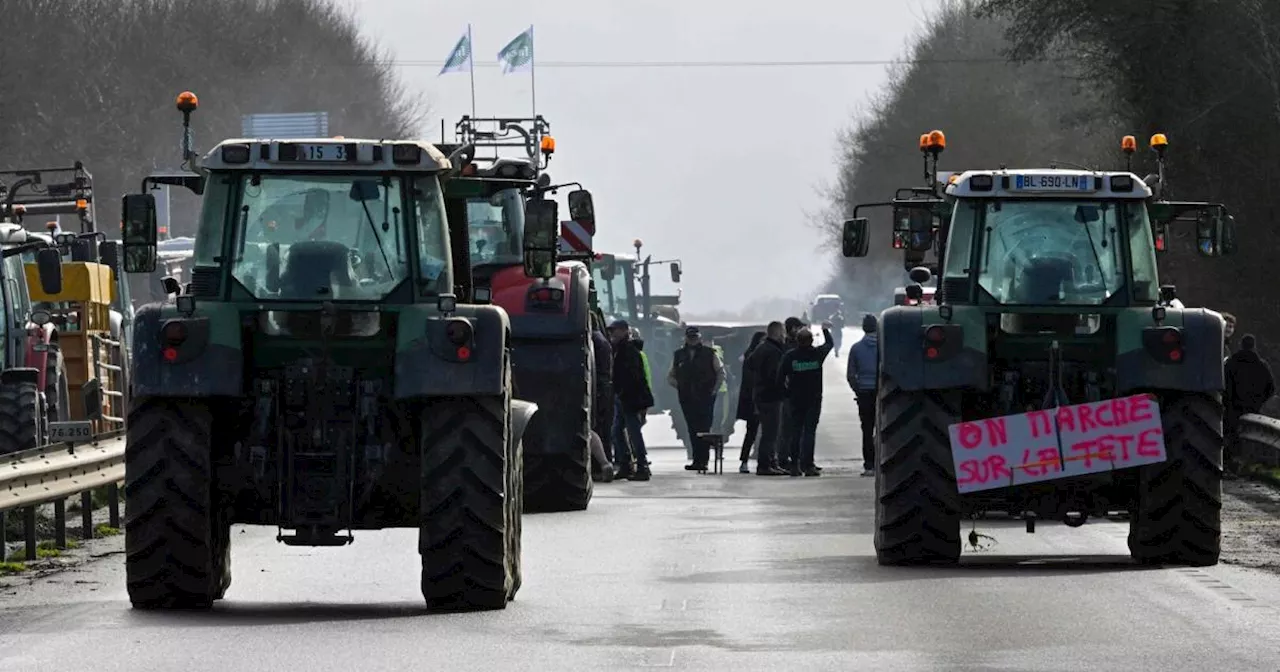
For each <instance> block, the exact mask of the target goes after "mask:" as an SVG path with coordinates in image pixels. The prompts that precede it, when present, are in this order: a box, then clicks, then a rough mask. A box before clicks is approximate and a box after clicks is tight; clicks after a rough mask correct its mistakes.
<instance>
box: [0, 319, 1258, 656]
mask: <svg viewBox="0 0 1280 672" xmlns="http://www.w3.org/2000/svg"><path fill="white" fill-rule="evenodd" d="M852 342H853V339H852V338H848V339H846V348H847V346H848V344H850V343H852ZM844 362H845V359H844V358H843V357H842V358H841V359H839V360H836V361H832V362H831V363H829V364H828V369H827V378H828V391H827V397H826V407H825V409H824V412H823V420H822V426H821V429H820V439H819V449H818V451H819V458H820V462H821V463H822V464H824V465H825V466H826V473H825V475H824V476H822V477H821V478H788V477H772V478H761V477H757V476H754V475H750V476H748V475H740V474H738V473H736V467H737V462H736V455H735V454H734V453H735V451H729V453H730V455H728V459H727V460H726V464H725V467H726V472H727V473H725V474H724V475H722V476H698V475H695V474H692V473H689V472H685V471H684V470H683V468H682V467H683V464H684V461H685V460H684V451H683V450H682V449H679V448H676V445H677V444H676V441H675V437H674V434H672V433H671V432H670V430H669V429H668V428H667V423H666V422H665V421H664V420H663V419H660V418H656V417H655V418H653V419H651V421H650V424H649V426H648V430H647V431H648V437H649V440H650V442H651V443H652V444H655V445H663V446H666V448H663V449H657V450H654V452H653V456H654V458H653V459H654V463H655V464H654V472H655V476H654V479H653V480H652V481H651V482H649V483H615V484H609V485H601V486H599V488H598V489H597V491H596V497H595V500H594V501H593V502H592V504H591V508H590V510H589V511H587V512H585V513H573V514H552V515H530V516H527V517H526V519H525V521H526V522H525V527H524V571H525V582H524V588H523V589H522V590H521V592H520V594H519V597H518V599H517V601H516V602H514V603H512V605H511V606H510V607H509V608H508V609H506V610H505V611H500V612H488V613H483V614H464V615H432V614H427V613H424V611H423V609H422V607H421V597H420V595H419V593H418V556H417V553H416V551H415V544H416V534H415V533H414V532H413V531H408V530H404V531H399V530H397V531H388V532H379V533H363V534H360V533H358V534H357V538H356V543H355V544H354V545H352V546H349V547H347V548H340V549H306V548H288V547H285V546H282V545H279V544H277V543H276V542H275V541H274V538H273V537H274V530H271V529H264V528H237V529H236V530H235V531H234V544H233V545H234V556H233V567H234V572H235V580H234V584H233V585H232V587H231V589H230V591H229V592H228V595H227V600H226V601H224V602H220V603H219V604H218V606H217V607H216V608H215V610H213V611H212V612H210V613H169V614H160V613H141V612H135V611H132V610H130V608H129V605H128V602H127V599H126V596H125V591H124V572H123V563H122V562H121V558H120V556H119V555H109V556H107V557H105V558H102V559H100V560H97V561H94V562H91V563H88V564H85V565H83V566H80V567H78V568H76V569H74V570H72V571H68V572H63V573H61V574H56V575H53V576H49V577H46V578H43V579H40V580H37V581H35V582H34V583H32V584H30V585H25V586H21V587H19V588H14V589H11V590H8V591H7V592H0V672H10V671H17V670H37V669H42V668H43V669H50V670H52V669H56V670H59V671H60V672H67V671H70V670H95V671H101V672H106V671H114V670H120V671H127V672H140V671H144V670H166V671H167V670H190V671H192V672H195V671H201V670H226V671H232V670H234V671H237V672H240V671H243V672H249V671H251V670H273V671H274V670H282V669H297V670H308V671H310V672H322V671H327V670H343V671H350V670H359V671H361V672H374V671H381V670H388V671H390V670H396V671H400V670H407V669H434V670H543V671H545V670H607V669H623V670H625V669H641V668H668V669H683V670H771V669H774V670H864V669H877V670H996V669H999V670H1040V669H1049V670H1129V671H1137V670H1161V671H1166V670H1233V671H1241V670H1280V611H1278V608H1280V578H1278V577H1277V575H1276V574H1274V573H1271V572H1268V571H1260V570H1256V569H1250V568H1244V567H1240V566H1235V565H1230V564H1222V565H1219V566H1216V567H1211V568H1206V569H1185V568H1170V569H1150V570H1146V569H1139V568H1135V567H1134V566H1132V565H1131V564H1130V563H1129V561H1128V556H1127V552H1126V550H1125V543H1124V537H1125V533H1126V529H1127V527H1126V525H1124V524H1115V523H1109V522H1101V523H1096V522H1090V523H1089V524H1087V525H1085V526H1084V527H1083V528H1080V529H1078V530H1071V529H1068V528H1065V527H1063V526H1062V525H1059V524H1049V523H1043V522H1042V523H1041V524H1040V526H1039V527H1038V530H1037V533H1036V534H1034V535H1028V534H1025V533H1024V532H1023V530H1022V528H1021V526H1019V525H1004V526H997V525H984V526H980V527H979V531H981V532H984V533H986V534H989V535H991V536H993V537H994V538H995V539H996V542H997V543H996V544H995V546H993V547H991V548H989V549H986V550H978V551H966V553H965V558H964V560H965V561H964V563H963V565H962V566H960V567H956V568H951V569H890V568H882V567H879V566H878V565H876V563H875V559H874V556H873V552H872V545H871V533H872V527H871V526H872V517H871V500H872V479H870V478H861V477H859V476H858V475H857V472H858V471H859V470H860V468H861V464H860V458H857V457H856V456H858V455H859V454H860V452H859V451H860V449H859V446H858V440H857V419H856V414H855V413H854V410H853V409H854V406H853V402H852V399H851V395H850V393H849V392H848V390H847V388H845V386H844V380H843V378H844V376H843V366H844ZM740 436H741V433H739V434H738V437H739V438H740ZM1233 487H1236V486H1233ZM1264 499H1265V497H1264ZM1258 506H1262V504H1259V503H1258V502H1256V501H1253V500H1250V501H1245V500H1244V499H1240V498H1232V499H1231V500H1230V501H1229V508H1230V510H1231V511H1232V514H1231V515H1232V516H1234V520H1235V522H1234V523H1232V525H1234V527H1233V528H1232V529H1233V530H1235V531H1237V532H1239V535H1238V536H1239V538H1241V539H1247V540H1252V541H1250V542H1249V548H1248V549H1247V551H1248V552H1247V555H1248V556H1249V557H1248V559H1247V560H1245V561H1243V562H1246V563H1247V564H1252V565H1254V566H1257V567H1268V566H1270V567H1275V557H1276V550H1275V546H1274V545H1271V546H1268V545H1267V543H1266V539H1265V537H1266V535H1267V534H1272V535H1274V530H1275V528H1274V527H1270V528H1268V527H1266V526H1267V525H1269V524H1270V523H1269V522H1268V521H1270V520H1272V518H1271V517H1270V516H1269V515H1266V514H1265V513H1264V512H1263V511H1262V510H1261V509H1259V508H1257V507H1258ZM1246 528H1247V531H1244V530H1246ZM1259 530H1262V532H1259ZM1233 534H1235V532H1233ZM1234 538H1235V537H1233V539H1234ZM1260 540H1261V541H1260ZM1272 541H1275V538H1274V537H1273V538H1272ZM102 543H104V544H111V543H115V544H117V545H118V543H119V540H118V539H115V540H107V541H104V542H102ZM117 547H118V546H117ZM108 552H109V551H108ZM1242 552H1243V551H1242ZM1228 555H1230V554H1228ZM1041 556H1048V557H1041ZM1229 559H1230V558H1229Z"/></svg>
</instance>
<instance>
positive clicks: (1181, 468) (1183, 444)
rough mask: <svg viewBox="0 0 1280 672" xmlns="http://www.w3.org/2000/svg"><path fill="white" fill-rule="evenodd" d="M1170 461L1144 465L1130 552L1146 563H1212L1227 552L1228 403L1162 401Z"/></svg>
mask: <svg viewBox="0 0 1280 672" xmlns="http://www.w3.org/2000/svg"><path fill="white" fill-rule="evenodd" d="M1162 401H1163V402H1164V403H1162V404H1161V409H1160V415H1161V417H1162V419H1163V425H1164V444H1165V452H1166V455H1167V456H1168V459H1166V460H1165V461H1164V462H1161V463H1159V464H1151V465H1147V466H1144V467H1140V468H1139V473H1138V487H1139V490H1138V505H1137V507H1136V508H1137V510H1136V511H1135V512H1134V514H1133V516H1132V521H1131V522H1130V524H1129V553H1130V554H1131V555H1132V556H1133V559H1134V560H1136V561H1138V562H1140V563H1143V564H1170V565H1189V566H1192V567H1208V566H1212V565H1216V564H1218V557H1219V555H1220V554H1221V552H1222V403H1221V402H1219V401H1218V400H1217V399H1216V398H1213V397H1209V396H1205V395H1201V394H1185V395H1181V396H1179V397H1176V398H1173V399H1172V400H1168V401H1166V400H1162Z"/></svg>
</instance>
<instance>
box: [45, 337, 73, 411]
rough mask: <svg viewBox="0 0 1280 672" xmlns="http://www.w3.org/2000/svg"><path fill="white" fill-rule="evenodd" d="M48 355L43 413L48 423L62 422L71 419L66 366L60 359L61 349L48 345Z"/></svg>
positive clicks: (69, 389)
mask: <svg viewBox="0 0 1280 672" xmlns="http://www.w3.org/2000/svg"><path fill="white" fill-rule="evenodd" d="M48 354H49V356H48V357H47V358H46V359H45V364H44V370H45V374H44V399H45V406H44V413H45V417H47V418H48V419H49V422H64V421H67V420H70V419H71V388H70V386H69V385H68V384H67V365H66V362H65V361H64V360H63V358H62V349H61V348H59V347H58V346H57V345H53V344H50V345H49V351H48Z"/></svg>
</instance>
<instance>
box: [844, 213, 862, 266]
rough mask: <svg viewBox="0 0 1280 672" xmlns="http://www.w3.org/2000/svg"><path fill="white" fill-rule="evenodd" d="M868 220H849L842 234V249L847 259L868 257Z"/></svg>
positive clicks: (845, 223)
mask: <svg viewBox="0 0 1280 672" xmlns="http://www.w3.org/2000/svg"><path fill="white" fill-rule="evenodd" d="M867 242H868V240H867V218H866V217H858V218H856V219H847V220H845V222H844V228H843V229H842V230H841V232H840V247H841V251H842V252H843V253H844V256H846V257H865V256H867Z"/></svg>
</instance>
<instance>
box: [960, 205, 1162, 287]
mask: <svg viewBox="0 0 1280 672" xmlns="http://www.w3.org/2000/svg"><path fill="white" fill-rule="evenodd" d="M978 207H979V208H981V210H980V212H979V215H980V220H981V227H982V231H983V240H982V243H981V245H980V246H979V249H978V255H979V257H978V259H977V260H976V261H977V265H978V268H979V273H978V284H979V285H980V286H981V287H982V288H983V289H985V290H986V291H987V292H989V293H991V295H992V296H994V297H995V298H996V300H998V301H999V302H1001V303H1004V304H1024V305H1054V304H1061V305H1100V304H1102V303H1103V302H1105V301H1107V300H1108V299H1110V298H1111V297H1112V296H1114V295H1115V294H1116V293H1117V292H1124V291H1126V289H1125V286H1126V284H1127V279H1126V277H1125V263H1124V259H1123V256H1122V255H1123V254H1124V252H1125V249H1124V247H1125V245H1124V243H1125V242H1126V241H1125V240H1124V239H1125V237H1126V236H1129V237H1130V238H1132V235H1133V234H1132V232H1126V231H1125V230H1124V227H1130V228H1132V225H1133V222H1134V215H1133V211H1134V210H1136V209H1137V208H1140V207H1141V206H1140V204H1136V203H1135V204H1126V203H1123V202H1118V201H1076V200H1060V199H1041V200H1026V201H1012V200H1000V201H984V202H982V203H981V204H980V205H979V206H978ZM960 210H961V212H958V213H957V216H958V217H959V216H963V208H961V209H960ZM1141 218H1142V219H1145V214H1142V215H1141ZM1138 228H1140V229H1142V230H1144V231H1145V230H1149V228H1150V227H1149V226H1140V227H1138ZM1148 235H1149V234H1148ZM1147 247H1148V248H1150V244H1149V243H1148V245H1147ZM957 261H959V260H957ZM1142 275H1143V277H1144V278H1145V277H1152V278H1153V277H1154V268H1153V266H1152V267H1151V272H1150V273H1147V272H1146V270H1145V269H1144V270H1143V272H1142Z"/></svg>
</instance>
